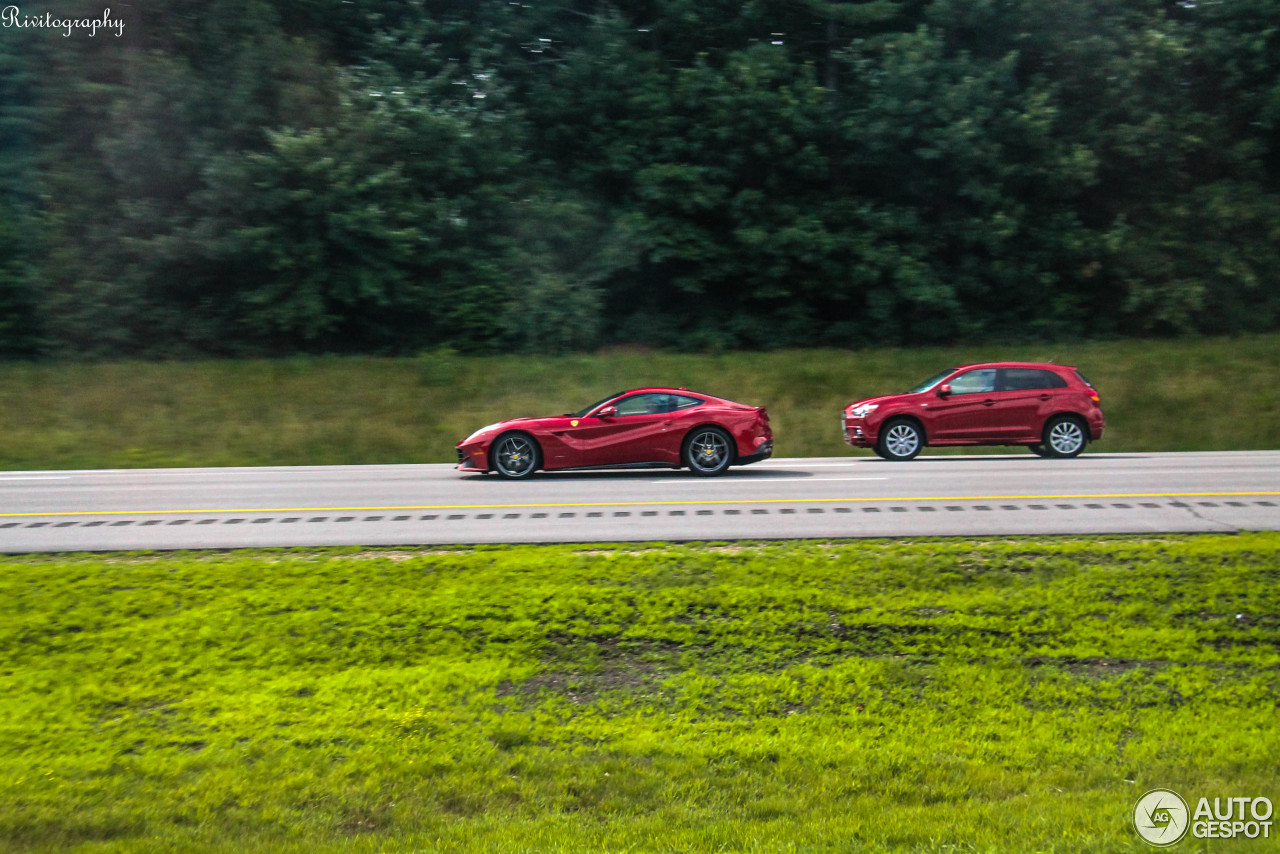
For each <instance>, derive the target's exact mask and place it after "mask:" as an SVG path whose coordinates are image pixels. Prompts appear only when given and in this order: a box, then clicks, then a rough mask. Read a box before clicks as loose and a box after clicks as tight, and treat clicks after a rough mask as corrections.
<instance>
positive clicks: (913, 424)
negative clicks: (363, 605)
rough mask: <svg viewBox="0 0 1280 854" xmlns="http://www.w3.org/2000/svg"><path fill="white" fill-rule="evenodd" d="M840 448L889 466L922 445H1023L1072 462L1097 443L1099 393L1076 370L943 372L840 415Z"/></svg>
mask: <svg viewBox="0 0 1280 854" xmlns="http://www.w3.org/2000/svg"><path fill="white" fill-rule="evenodd" d="M843 426H844V440H845V441H846V442H848V443H849V444H850V445H853V446H855V447H858V448H873V449H875V452H876V453H877V454H879V455H880V456H882V457H884V458H885V459H886V460H909V459H911V458H912V457H914V456H915V455H916V454H918V453H920V450H921V449H922V448H924V446H925V445H939V446H941V445H1024V446H1026V447H1028V448H1030V449H1031V450H1032V451H1033V452H1035V453H1036V454H1039V455H1040V456H1042V457H1074V456H1076V455H1077V454H1079V453H1080V452H1081V451H1083V450H1084V446H1085V445H1086V444H1088V443H1089V442H1090V441H1092V440H1095V439H1101V438H1102V431H1103V428H1104V427H1105V426H1106V422H1105V421H1104V420H1103V417H1102V407H1101V406H1100V405H1099V399H1098V392H1097V390H1096V389H1094V387H1093V386H1092V385H1090V384H1089V381H1088V380H1086V379H1085V378H1084V377H1083V376H1081V375H1080V372H1079V371H1077V370H1076V369H1075V368H1068V367H1064V366H1062V365H1046V364H1039V363H1033V362H989V363H987V364H982V365H964V366H963V367H959V368H948V369H947V370H945V371H943V372H942V373H940V374H937V375H935V376H932V377H930V378H929V379H927V380H925V381H924V382H922V383H920V385H918V386H916V387H915V388H913V389H911V391H908V392H905V393H903V394H891V395H888V396H886V397H869V398H867V399H866V400H859V401H858V402H856V403H851V404H849V406H847V407H845V410H844V420H843Z"/></svg>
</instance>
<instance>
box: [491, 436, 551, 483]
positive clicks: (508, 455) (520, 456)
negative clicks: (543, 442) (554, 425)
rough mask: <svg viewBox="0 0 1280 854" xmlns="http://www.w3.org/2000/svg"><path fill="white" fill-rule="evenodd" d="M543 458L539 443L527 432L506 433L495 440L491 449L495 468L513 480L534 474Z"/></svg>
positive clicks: (492, 462) (492, 463)
mask: <svg viewBox="0 0 1280 854" xmlns="http://www.w3.org/2000/svg"><path fill="white" fill-rule="evenodd" d="M541 459H542V452H541V451H540V450H538V443H537V442H535V441H534V440H533V437H532V436H530V435H528V434H527V433H504V434H503V435H501V436H499V437H498V438H497V440H496V441H494V443H493V447H492V448H491V449H490V451H489V462H490V464H491V465H492V466H493V470H494V471H496V472H497V473H498V474H500V475H501V476H503V477H506V478H511V479H512V480H517V479H520V478H525V477H528V476H529V475H531V474H533V473H534V472H535V471H537V470H538V464H539V463H540V462H541Z"/></svg>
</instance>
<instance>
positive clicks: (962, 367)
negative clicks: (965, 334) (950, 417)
mask: <svg viewBox="0 0 1280 854" xmlns="http://www.w3.org/2000/svg"><path fill="white" fill-rule="evenodd" d="M970 368H1040V369H1044V370H1048V371H1052V370H1054V369H1057V370H1059V371H1074V370H1075V368H1074V367H1072V366H1071V365H1059V364H1057V363H1055V362H975V363H973V364H972V365H959V366H957V367H955V368H953V369H952V370H956V371H966V370H969V369H970Z"/></svg>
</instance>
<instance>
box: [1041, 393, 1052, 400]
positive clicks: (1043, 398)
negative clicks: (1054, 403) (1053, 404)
mask: <svg viewBox="0 0 1280 854" xmlns="http://www.w3.org/2000/svg"><path fill="white" fill-rule="evenodd" d="M1049 397H1050V395H1047V394H1042V395H1040V399H1041V400H1048V399H1049Z"/></svg>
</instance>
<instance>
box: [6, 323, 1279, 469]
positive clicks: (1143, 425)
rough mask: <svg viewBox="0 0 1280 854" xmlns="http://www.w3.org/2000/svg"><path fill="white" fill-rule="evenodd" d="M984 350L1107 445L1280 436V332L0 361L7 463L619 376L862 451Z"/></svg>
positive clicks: (507, 400) (138, 462) (302, 452)
mask: <svg viewBox="0 0 1280 854" xmlns="http://www.w3.org/2000/svg"><path fill="white" fill-rule="evenodd" d="M984 359H1028V360H1036V361H1056V362H1059V363H1064V364H1074V365H1076V366H1078V367H1080V368H1081V369H1082V370H1084V372H1085V373H1086V375H1087V376H1089V377H1090V379H1092V380H1093V381H1094V383H1095V384H1096V385H1097V386H1098V388H1099V389H1100V390H1101V393H1102V398H1103V406H1104V409H1105V411H1106V413H1107V419H1108V430H1107V435H1106V437H1105V438H1104V439H1103V441H1102V442H1101V443H1099V444H1097V445H1095V446H1094V450H1096V451H1099V452H1102V451H1186V450H1247V449H1259V448H1274V447H1276V436H1280V391H1278V389H1280V335H1262V336H1250V337H1241V338H1233V339H1202V340H1182V341H1145V342H1131V341H1129V342H1093V343H1080V344H1071V345H1017V346H1008V347H1005V346H1000V347H996V346H991V347H967V348H962V349H955V348H952V349H922V350H893V349H883V350H820V351H815V350H810V351H781V352H773V353H727V354H718V355H681V354H673V353H660V352H647V351H616V352H603V353H600V354H596V355H574V356H562V357H526V356H504V357H484V358H463V357H458V356H454V355H450V354H448V353H430V354H426V355H423V356H421V357H419V358H415V359H374V358H315V359H289V360H283V361H274V362H272V361H246V362H232V361H229V362H198V363H110V364H53V365H44V364H39V365H26V364H13V363H10V364H0V435H3V436H4V439H5V441H4V442H2V443H0V469H44V468H133V467H152V466H208V465H213V466H220V465H321V464H346V463H401V462H450V461H452V460H453V459H454V452H453V446H454V445H455V444H456V443H457V442H458V441H459V440H460V439H462V438H464V437H465V436H466V435H468V434H469V433H470V432H471V431H472V430H474V429H475V428H477V427H480V426H482V425H485V424H489V423H491V422H493V421H496V420H499V419H502V418H509V417H513V416H517V415H542V414H552V413H556V412H564V411H569V410H570V409H575V408H577V407H579V406H583V405H585V404H587V403H589V402H590V401H592V400H596V399H597V398H599V397H601V396H603V395H605V394H609V393H611V392H613V391H617V390H619V389H622V388H627V387H633V386H638V385H645V384H671V385H677V386H687V387H689V388H693V389H698V390H701V391H705V392H708V393H711V394H718V395H721V396H724V397H728V398H731V399H734V400H738V401H741V402H744V403H751V404H755V405H764V406H767V407H768V408H769V413H770V417H771V419H772V422H773V426H774V432H775V436H776V443H777V451H776V453H777V454H778V455H779V456H834V455H841V454H855V453H857V454H866V453H869V452H866V451H853V450H852V449H850V448H849V447H848V446H846V445H845V444H844V443H843V442H842V441H841V437H840V433H839V429H838V427H837V419H838V416H839V411H840V408H841V407H842V406H843V405H845V404H847V403H849V402H850V401H852V400H854V399H857V398H860V397H864V396H869V395H872V394H880V393H884V392H889V391H899V390H902V389H904V388H907V387H909V386H910V385H912V384H914V383H915V382H917V381H919V380H920V379H922V378H924V377H926V376H928V375H930V374H932V373H934V372H936V371H937V370H938V369H940V368H942V367H946V366H948V365H953V364H958V363H962V362H968V361H980V360H984Z"/></svg>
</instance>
